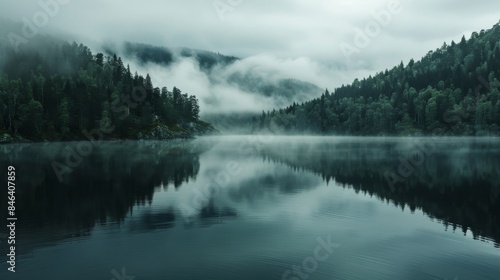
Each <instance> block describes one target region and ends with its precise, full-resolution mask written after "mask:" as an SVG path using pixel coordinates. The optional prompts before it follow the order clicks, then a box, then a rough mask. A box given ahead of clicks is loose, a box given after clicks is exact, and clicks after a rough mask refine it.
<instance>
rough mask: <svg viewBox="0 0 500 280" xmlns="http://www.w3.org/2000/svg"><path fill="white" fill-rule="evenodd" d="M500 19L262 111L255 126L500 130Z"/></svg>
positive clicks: (376, 131)
mask: <svg viewBox="0 0 500 280" xmlns="http://www.w3.org/2000/svg"><path fill="white" fill-rule="evenodd" d="M499 80H500V25H499V24H497V25H495V26H494V27H493V28H492V29H491V30H488V31H484V30H482V31H481V32H480V33H479V34H478V33H476V32H475V33H473V34H472V36H471V39H469V40H465V38H463V39H462V41H461V42H460V43H458V44H456V43H454V42H452V44H451V46H447V45H446V44H444V45H443V46H442V47H441V48H439V49H437V50H436V51H434V52H432V51H431V52H429V53H428V54H427V55H426V56H425V57H423V58H422V59H421V60H420V61H418V62H415V61H414V60H413V59H412V60H411V61H410V62H409V63H408V65H407V66H406V67H405V66H404V64H403V63H401V64H400V65H399V66H396V67H394V68H393V69H391V70H385V71H383V72H380V73H378V74H376V75H375V76H373V77H372V76H370V77H369V78H366V79H363V80H361V81H360V80H358V79H356V80H355V81H354V82H353V83H352V84H351V85H342V86H341V87H340V88H337V89H336V90H335V91H334V92H332V93H331V94H330V92H328V90H327V91H326V92H325V93H324V94H323V95H322V96H321V97H320V98H318V99H314V100H311V101H308V102H305V103H303V104H300V105H297V104H293V105H292V106H289V107H287V108H285V109H280V110H273V111H271V112H266V113H263V115H262V116H261V117H260V119H259V120H256V121H255V122H254V124H253V128H254V130H270V131H272V132H289V133H299V132H300V133H305V132H308V133H320V134H353V135H410V134H440V135H443V134H445V135H453V134H455V135H486V134H499V133H500V130H499V125H500V118H499V116H500V111H499V110H500V81H499Z"/></svg>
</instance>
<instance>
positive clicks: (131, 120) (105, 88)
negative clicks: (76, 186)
mask: <svg viewBox="0 0 500 280" xmlns="http://www.w3.org/2000/svg"><path fill="white" fill-rule="evenodd" d="M2 38H6V37H5V36H2ZM199 111H200V110H199V105H198V99H197V98H196V97H195V96H188V95H187V94H182V92H181V91H180V90H179V89H177V88H173V90H172V91H169V90H167V88H162V89H160V88H155V87H153V84H152V82H151V78H150V77H149V75H147V76H146V77H143V76H140V75H138V74H137V73H136V74H135V75H134V74H132V72H131V70H130V68H129V67H128V66H127V67H125V66H124V65H123V62H122V60H121V58H119V57H117V56H112V57H105V56H104V55H103V54H101V53H98V54H95V55H94V54H92V52H91V51H90V49H89V48H87V47H86V46H84V45H82V44H80V45H78V44H76V43H73V44H70V43H68V42H64V41H61V40H58V39H54V38H51V37H42V36H38V37H37V38H34V39H31V40H30V41H29V43H28V44H24V45H21V46H20V48H19V50H18V51H17V52H16V51H15V50H14V49H13V48H12V46H11V45H10V43H9V42H8V41H6V40H5V39H4V40H2V41H0V136H1V137H0V141H1V142H9V141H13V140H16V139H17V140H20V139H28V140H32V141H40V140H81V139H95V138H97V139H123V138H131V139H137V138H148V139H150V138H160V139H170V138H179V137H180V138H188V137H192V136H193V135H195V134H203V133H210V132H215V129H214V128H213V127H212V126H211V125H210V124H208V123H205V122H203V121H201V120H200V119H199Z"/></svg>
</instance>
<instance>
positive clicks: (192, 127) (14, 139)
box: [0, 121, 220, 145]
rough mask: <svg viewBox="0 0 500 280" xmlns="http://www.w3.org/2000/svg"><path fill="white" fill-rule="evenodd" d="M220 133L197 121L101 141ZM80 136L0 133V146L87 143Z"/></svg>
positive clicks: (180, 137)
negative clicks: (34, 136) (35, 137)
mask: <svg viewBox="0 0 500 280" xmlns="http://www.w3.org/2000/svg"><path fill="white" fill-rule="evenodd" d="M218 134H220V132H219V131H218V130H217V129H216V128H215V127H214V126H213V125H211V124H209V123H206V122H203V121H197V122H190V123H183V124H180V125H176V126H167V125H165V124H155V125H153V126H152V128H150V129H146V130H144V131H140V132H137V133H136V134H135V136H133V137H126V138H119V137H118V138H117V137H112V136H104V137H103V139H102V140H103V141H107V140H175V139H194V138H196V137H197V136H205V135H218ZM88 140H90V139H87V138H85V136H84V135H83V134H82V135H81V137H75V138H72V139H70V140H68V139H58V138H55V139H42V140H29V139H26V138H24V137H22V136H21V135H11V134H9V133H0V145H1V144H15V143H36V142H60V141H88Z"/></svg>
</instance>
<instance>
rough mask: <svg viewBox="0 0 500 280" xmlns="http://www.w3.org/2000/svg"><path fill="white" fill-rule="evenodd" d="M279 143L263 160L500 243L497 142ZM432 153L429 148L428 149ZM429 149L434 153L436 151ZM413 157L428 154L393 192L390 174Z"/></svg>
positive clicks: (375, 140) (273, 144)
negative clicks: (305, 171) (388, 178)
mask: <svg viewBox="0 0 500 280" xmlns="http://www.w3.org/2000/svg"><path fill="white" fill-rule="evenodd" d="M311 139H316V141H314V140H312V141H293V142H292V143H290V142H287V143H286V144H285V143H284V142H283V141H282V140H283V139H280V138H277V139H275V141H271V142H269V143H268V144H267V145H266V147H265V148H264V149H263V151H262V156H263V157H264V158H266V159H270V160H272V161H275V162H278V163H283V164H286V165H288V166H290V167H291V168H292V169H294V170H308V171H310V172H313V173H314V174H317V175H318V176H321V177H322V178H323V179H324V180H325V181H326V182H330V181H332V180H333V181H335V182H336V183H338V184H341V185H342V186H344V187H345V188H352V189H354V190H355V191H356V192H363V193H365V194H367V195H370V196H375V197H377V198H379V199H381V200H383V201H387V202H390V203H392V204H394V205H395V206H396V207H400V208H401V209H403V210H404V209H405V208H406V207H408V208H410V209H411V211H412V212H414V211H415V210H416V209H420V210H422V211H423V212H425V213H426V214H427V215H428V216H429V217H431V218H436V219H438V220H439V221H440V222H441V223H443V224H444V225H445V227H446V229H448V228H449V227H450V228H452V229H453V230H456V229H457V228H460V229H461V230H462V231H463V232H464V233H466V232H467V230H471V231H472V233H473V236H474V239H482V240H485V239H484V238H487V239H492V240H494V241H496V242H495V246H496V247H499V244H498V242H500V216H499V215H498V213H500V173H499V172H498V170H500V142H498V141H497V140H496V139H492V138H476V139H475V138H446V139H441V140H437V142H436V140H431V139H427V138H417V139H401V138H389V139H381V138H334V139H329V140H327V141H324V140H321V139H319V138H311ZM426 147H429V148H426ZM431 148H432V149H431ZM415 151H422V152H429V155H428V156H427V155H425V153H424V155H425V156H426V157H425V158H424V159H423V162H422V164H421V165H418V166H415V168H414V169H415V170H414V172H413V173H412V174H411V176H409V177H408V178H407V179H405V180H404V181H402V182H398V184H396V185H394V187H391V184H390V183H388V180H387V177H386V175H387V174H388V173H386V172H393V173H395V174H398V168H399V167H400V166H401V165H402V162H404V161H405V159H407V158H408V157H407V156H408V155H411V154H414V152H415Z"/></svg>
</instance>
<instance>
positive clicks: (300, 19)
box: [0, 0, 500, 87]
mask: <svg viewBox="0 0 500 280" xmlns="http://www.w3.org/2000/svg"><path fill="white" fill-rule="evenodd" d="M41 1H42V2H48V1H49V0H41ZM53 1H55V0H53ZM59 1H61V2H63V1H62V0H59ZM64 1H66V2H68V3H67V4H64V5H62V4H61V7H60V10H59V11H58V12H57V13H56V14H55V15H54V16H53V17H51V18H50V21H49V23H48V25H47V26H45V27H43V28H41V31H43V32H48V33H54V32H60V33H63V34H73V35H75V36H77V37H75V38H77V39H78V40H81V41H82V42H83V43H85V44H88V45H91V46H92V45H93V44H96V43H98V42H102V41H106V40H108V41H125V40H126V41H135V42H142V43H150V44H154V45H165V46H172V47H180V46H183V47H184V46H185V47H190V48H196V49H205V50H211V51H215V52H220V53H222V54H227V55H234V56H239V57H253V56H258V57H265V58H266V60H267V61H268V62H272V61H275V62H276V63H282V65H284V66H283V67H282V68H284V69H285V70H286V69H288V70H289V71H291V72H293V71H295V72H294V73H295V75H301V74H302V75H309V76H311V77H310V78H307V79H306V80H308V81H312V82H315V83H319V86H324V87H327V86H328V87H336V86H339V83H349V82H350V81H352V79H353V78H356V77H359V78H362V77H363V76H365V75H367V74H371V73H374V72H378V71H381V70H384V69H385V68H388V67H392V66H394V65H396V64H398V63H399V62H400V61H401V60H403V61H404V62H407V61H409V59H410V58H416V59H419V58H421V57H422V56H423V55H425V54H426V53H427V52H428V51H429V50H431V49H436V48H437V47H440V46H441V45H442V43H443V42H444V41H448V42H451V40H455V41H457V40H459V39H460V38H461V36H462V35H464V34H465V35H466V36H467V37H469V36H470V33H471V32H472V31H480V30H481V29H489V28H490V27H491V26H492V25H494V24H495V23H497V22H498V21H499V19H500V1H498V0H477V1H470V0H467V1H466V0H418V1H417V0H415V1H411V0H400V1H392V0H218V1H213V0H143V1H130V0H64ZM394 2H395V3H394ZM0 3H2V4H1V9H0V16H3V17H6V18H10V19H13V20H21V18H23V17H26V18H28V19H30V20H33V16H34V15H36V13H37V12H38V11H41V10H42V8H41V6H40V5H39V4H38V1H27V0H22V1H8V0H0ZM215 3H217V4H218V5H214V4H215ZM215 6H218V8H216V7H215ZM389 6H391V7H392V9H389V8H388V7H389ZM374 13H375V14H379V15H380V14H385V15H387V14H390V20H388V21H383V22H382V24H383V25H385V26H381V25H380V24H379V25H377V24H374V23H375V21H374V20H375V18H374V16H373V14H374ZM385 19H387V17H385ZM367 26H368V27H369V33H370V32H371V33H370V34H371V35H369V41H368V42H366V41H365V42H363V44H359V42H358V44H356V43H355V36H356V34H358V33H357V31H356V30H357V28H358V29H359V30H365V29H366V27H367ZM378 27H380V29H379V28H378ZM365 34H366V31H365ZM341 46H343V47H344V52H343V51H342V48H341ZM346 46H349V48H348V49H349V50H351V51H352V50H356V51H355V52H352V55H351V56H350V59H347V56H346V55H345V53H346ZM351 46H352V47H355V48H356V49H353V48H350V47H351ZM304 63H306V64H307V65H308V66H307V67H311V68H312V69H313V70H311V71H309V69H308V71H307V72H309V74H307V73H305V71H303V72H300V69H293V68H300V67H303V66H304ZM339 66H342V67H345V68H344V70H343V71H341V72H336V71H332V72H330V73H329V75H334V74H335V75H337V76H338V77H335V78H333V77H331V80H328V75H325V76H324V77H318V78H317V79H316V80H315V79H314V77H313V76H320V75H319V74H316V73H320V72H324V73H328V70H331V69H337V70H338V68H339ZM304 67H305V66H304Z"/></svg>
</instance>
